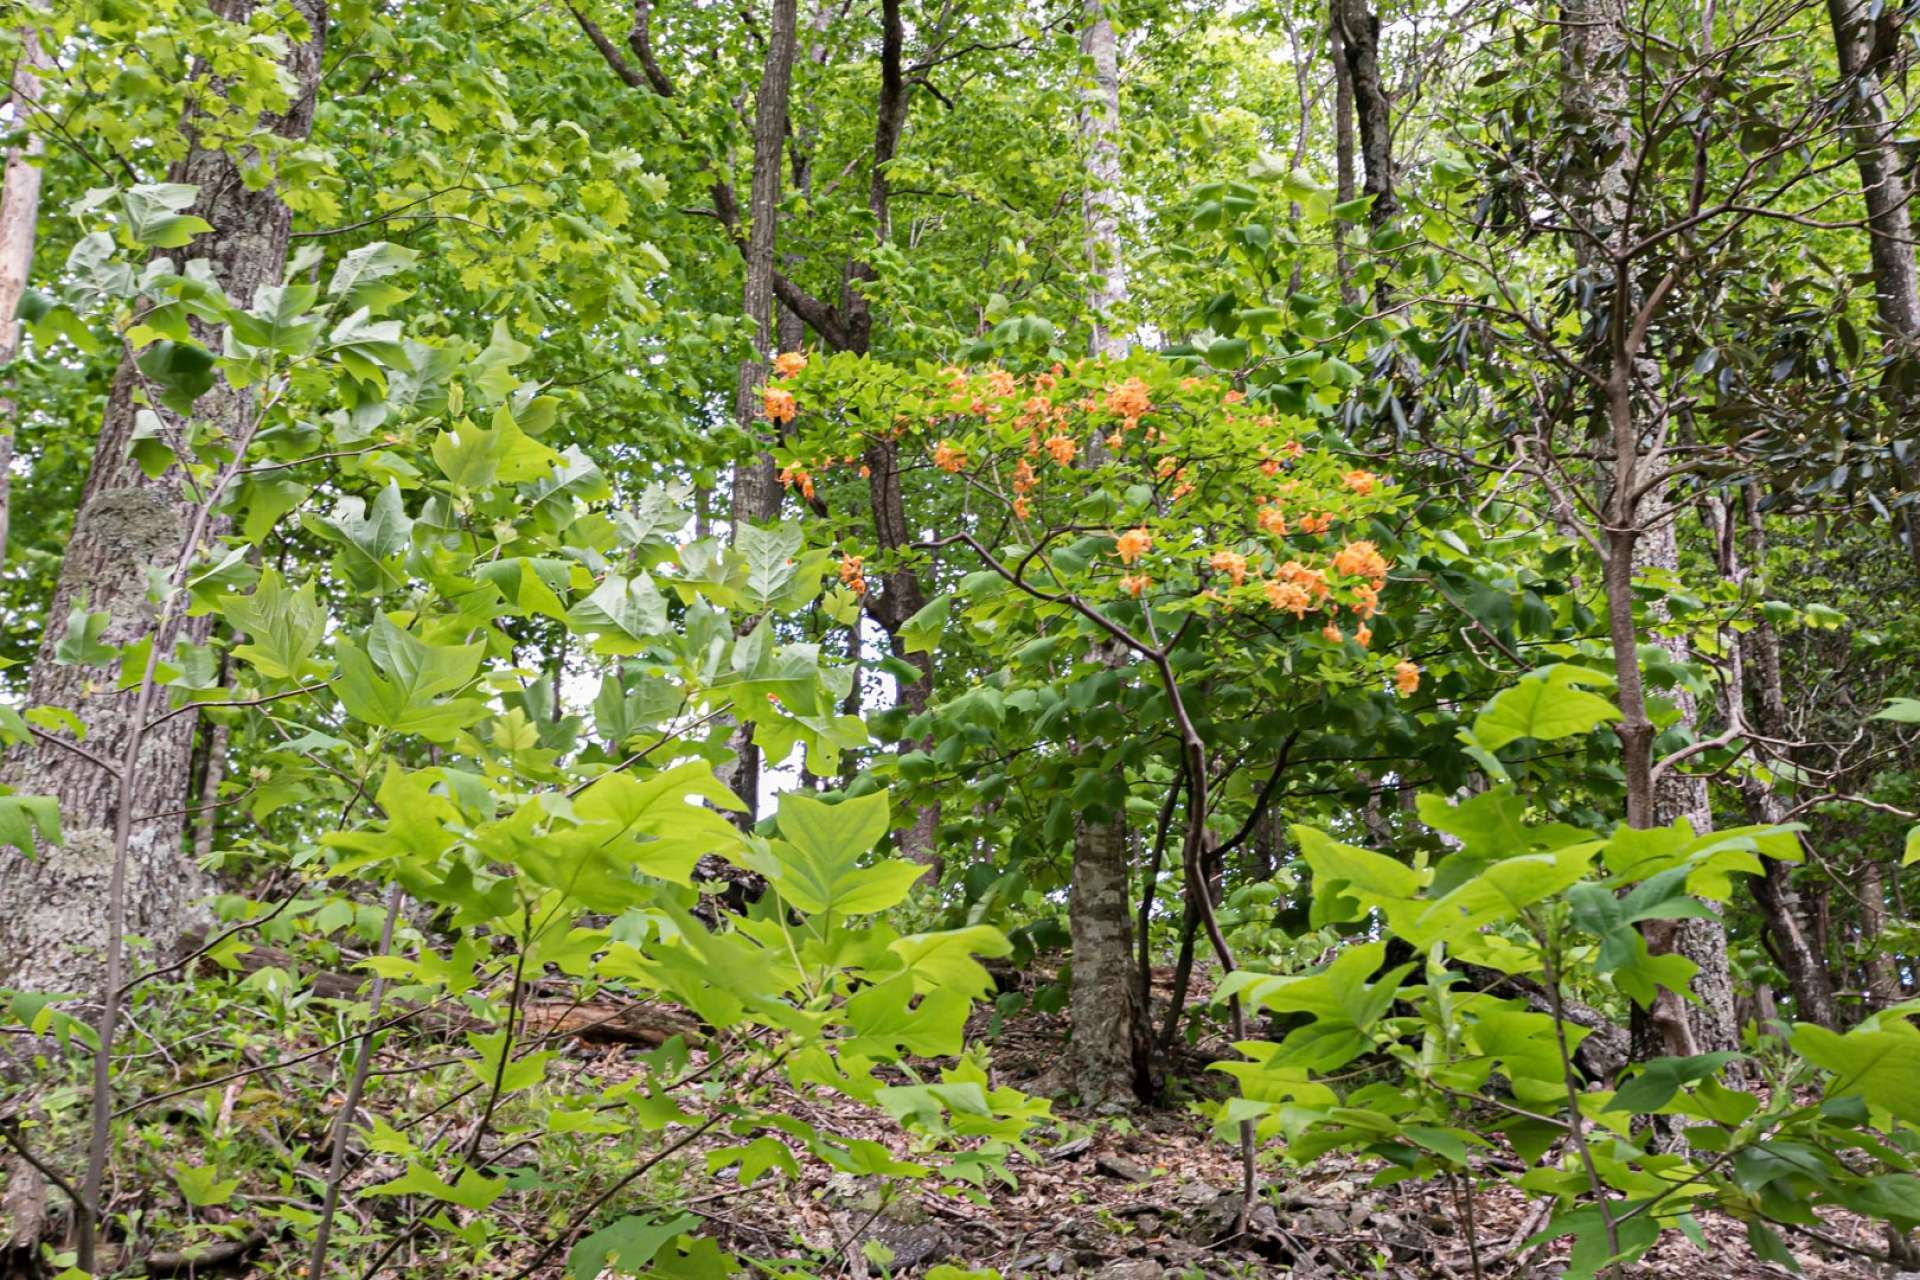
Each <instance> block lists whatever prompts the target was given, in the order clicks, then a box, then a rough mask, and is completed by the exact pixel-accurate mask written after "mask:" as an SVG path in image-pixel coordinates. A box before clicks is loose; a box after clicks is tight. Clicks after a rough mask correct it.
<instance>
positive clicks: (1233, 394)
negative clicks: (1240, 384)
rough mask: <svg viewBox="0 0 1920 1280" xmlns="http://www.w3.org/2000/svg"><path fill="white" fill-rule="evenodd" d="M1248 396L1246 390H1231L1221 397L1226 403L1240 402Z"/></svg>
mask: <svg viewBox="0 0 1920 1280" xmlns="http://www.w3.org/2000/svg"><path fill="white" fill-rule="evenodd" d="M1246 398H1247V393H1246V392H1244V391H1229V392H1227V394H1225V395H1223V396H1221V397H1220V399H1221V400H1222V401H1223V402H1224V403H1226V404H1239V403H1240V402H1241V401H1242V400H1245V399H1246Z"/></svg>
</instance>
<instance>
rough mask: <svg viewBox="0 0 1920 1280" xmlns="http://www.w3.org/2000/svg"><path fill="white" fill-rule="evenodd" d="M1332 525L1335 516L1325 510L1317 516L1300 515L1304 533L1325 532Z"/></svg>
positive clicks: (1301, 528) (1301, 530) (1301, 527)
mask: <svg viewBox="0 0 1920 1280" xmlns="http://www.w3.org/2000/svg"><path fill="white" fill-rule="evenodd" d="M1332 527H1333V517H1332V516H1330V515H1328V514H1327V513H1326V512H1324V511H1323V512H1321V513H1320V514H1319V515H1317V516H1301V517H1300V532H1302V533H1325V532H1326V531H1327V530H1328V529H1330V528H1332Z"/></svg>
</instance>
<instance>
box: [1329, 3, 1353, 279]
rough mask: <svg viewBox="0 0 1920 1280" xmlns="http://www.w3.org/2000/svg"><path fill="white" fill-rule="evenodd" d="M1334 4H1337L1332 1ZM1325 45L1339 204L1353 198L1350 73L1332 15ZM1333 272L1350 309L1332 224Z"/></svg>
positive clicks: (1343, 249)
mask: <svg viewBox="0 0 1920 1280" xmlns="http://www.w3.org/2000/svg"><path fill="white" fill-rule="evenodd" d="M1336 2H1337V0H1336ZM1327 27H1328V31H1327V37H1328V43H1329V47H1330V48H1331V49H1332V51H1333V165H1334V199H1336V200H1338V201H1339V202H1340V203H1341V204H1345V203H1346V202H1347V201H1349V200H1352V199H1353V198H1354V195H1355V192H1354V186H1353V177H1354V175H1353V73H1352V72H1351V71H1350V70H1348V68H1347V52H1346V46H1345V44H1344V43H1343V42H1342V41H1341V39H1340V18H1339V15H1338V14H1337V13H1336V14H1335V15H1333V18H1332V20H1331V21H1329V22H1328V24H1327ZM1333 261H1334V269H1335V270H1336V271H1337V272H1338V273H1339V276H1340V301H1342V302H1344V303H1345V304H1346V305H1348V306H1353V305H1354V304H1356V303H1357V302H1359V301H1360V290H1359V289H1357V288H1355V287H1354V283H1353V263H1352V261H1351V260H1350V259H1349V257H1348V253H1347V224H1346V223H1345V222H1343V221H1341V220H1340V219H1338V218H1335V219H1334V220H1333Z"/></svg>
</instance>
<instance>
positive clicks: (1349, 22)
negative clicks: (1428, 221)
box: [1333, 0, 1400, 306]
mask: <svg viewBox="0 0 1920 1280" xmlns="http://www.w3.org/2000/svg"><path fill="white" fill-rule="evenodd" d="M1333 25H1334V29H1335V39H1336V40H1337V41H1338V43H1339V48H1340V52H1341V56H1342V58H1344V60H1345V62H1346V67H1347V84H1348V87H1349V90H1350V92H1351V93H1352V95H1353V110H1354V117H1355V120H1356V122H1357V123H1358V125H1359V130H1360V159H1361V161H1362V163H1363V165H1364V167H1365V172H1366V178H1365V181H1364V182H1363V184H1362V187H1361V192H1362V194H1363V195H1369V196H1372V197H1373V203H1372V204H1371V205H1369V206H1368V208H1367V225H1368V226H1369V227H1370V228H1372V229H1373V230H1375V231H1378V230H1380V229H1381V228H1383V227H1385V226H1386V225H1387V223H1389V222H1391V221H1392V220H1393V215H1394V214H1395V213H1396V212H1398V210H1399V208H1400V203H1399V198H1398V197H1397V196H1396V195H1395V194H1394V185H1393V109H1392V104H1391V103H1390V102H1389V100H1388V98H1387V91H1386V87H1385V85H1384V84H1383V83H1382V82H1381V79H1380V15H1379V14H1377V13H1375V12H1373V11H1372V10H1370V9H1368V8H1367V5H1366V0H1333ZM1387 292H1388V290H1387V281H1386V276H1385V274H1384V273H1378V274H1376V276H1375V278H1374V285H1373V293H1374V305H1375V306H1384V305H1385V303H1386V299H1387Z"/></svg>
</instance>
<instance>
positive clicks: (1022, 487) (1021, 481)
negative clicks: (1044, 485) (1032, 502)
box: [1013, 458, 1040, 493]
mask: <svg viewBox="0 0 1920 1280" xmlns="http://www.w3.org/2000/svg"><path fill="white" fill-rule="evenodd" d="M1039 483H1040V477H1038V476H1036V475H1034V474H1033V464H1032V463H1030V462H1028V461H1027V460H1026V459H1025V458H1022V459H1020V462H1019V464H1018V465H1017V466H1015V467H1014V469H1013V491H1014V492H1015V493H1026V492H1028V491H1029V490H1031V489H1032V488H1033V486H1035V485H1037V484H1039Z"/></svg>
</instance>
